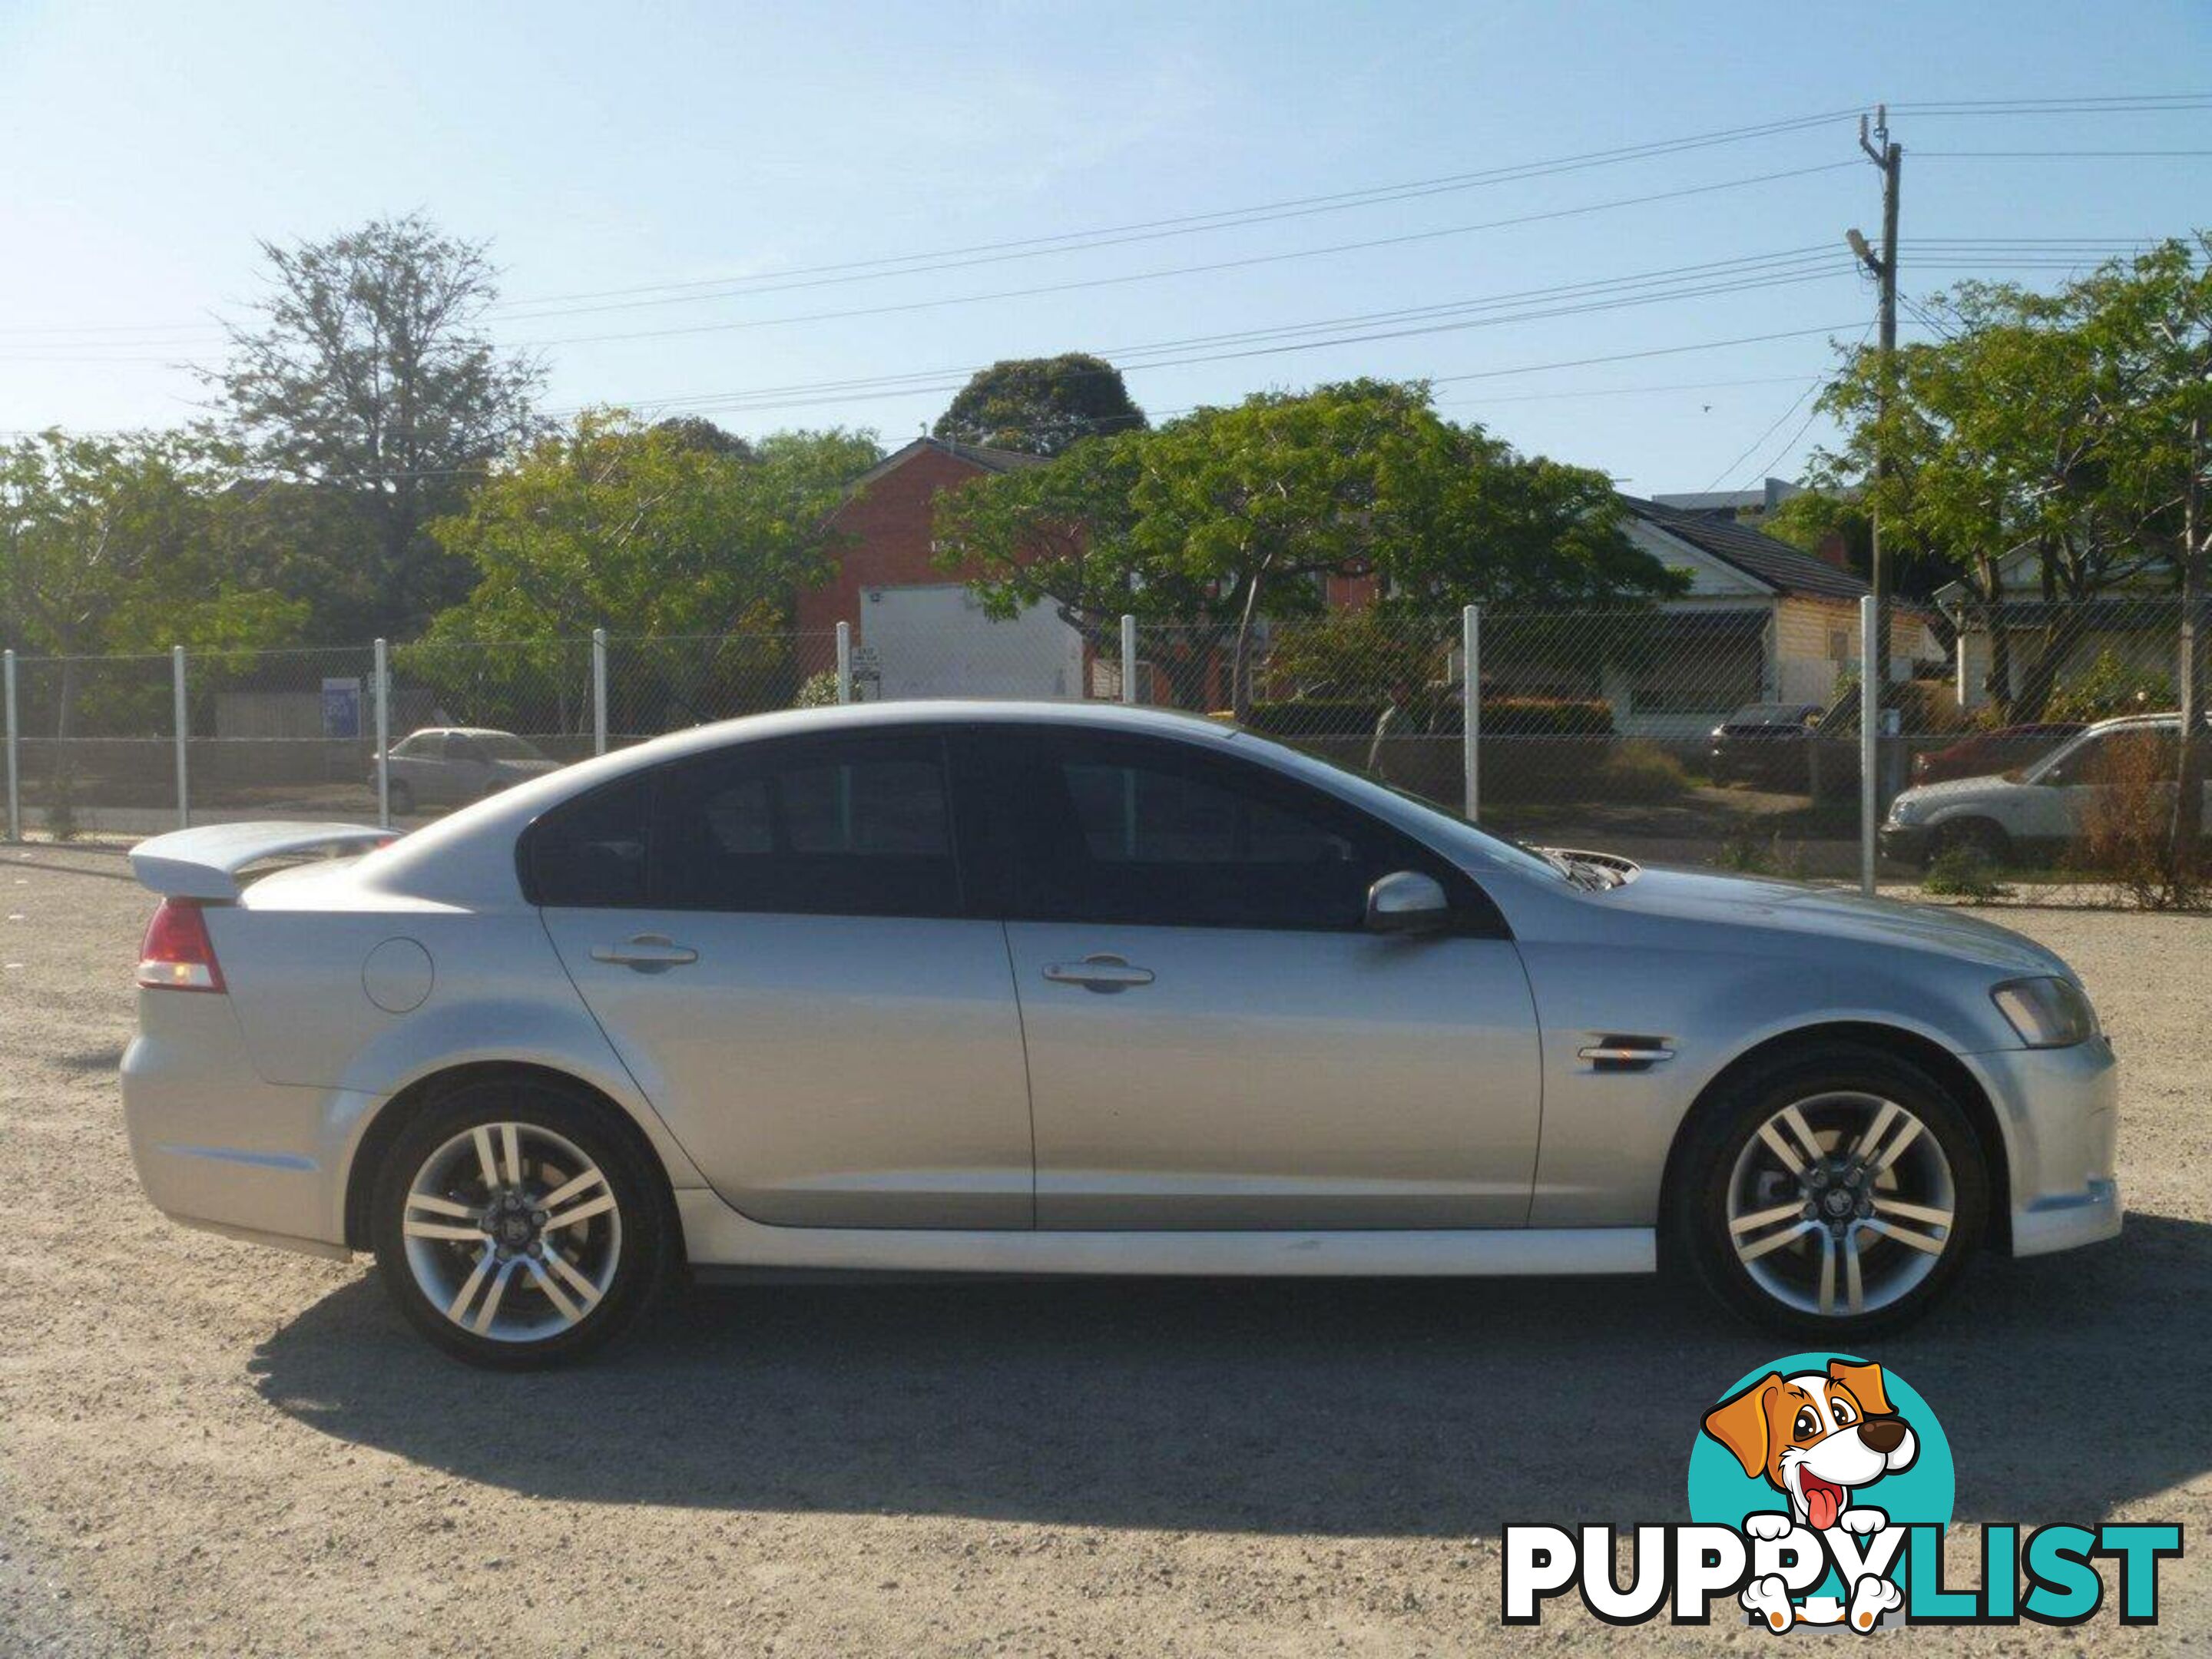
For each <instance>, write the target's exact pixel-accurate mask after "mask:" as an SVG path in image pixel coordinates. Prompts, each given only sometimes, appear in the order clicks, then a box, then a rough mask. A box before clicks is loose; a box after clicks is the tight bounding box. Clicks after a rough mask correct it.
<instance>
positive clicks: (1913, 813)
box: [1889, 794, 1920, 827]
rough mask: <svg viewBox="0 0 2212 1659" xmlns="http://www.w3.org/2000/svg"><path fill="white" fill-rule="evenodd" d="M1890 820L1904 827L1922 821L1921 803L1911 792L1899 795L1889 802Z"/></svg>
mask: <svg viewBox="0 0 2212 1659" xmlns="http://www.w3.org/2000/svg"><path fill="white" fill-rule="evenodd" d="M1889 821H1890V822H1891V823H1894V824H1897V825H1899V827H1902V826H1904V825H1906V824H1910V823H1918V822H1919V821H1920V803H1919V802H1918V801H1917V800H1915V799H1912V797H1911V795H1910V794H1903V795H1899V797H1898V798H1897V799H1895V800H1893V801H1892V802H1890V804H1889Z"/></svg>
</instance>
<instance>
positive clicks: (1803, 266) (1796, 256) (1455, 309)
mask: <svg viewBox="0 0 2212 1659" xmlns="http://www.w3.org/2000/svg"><path fill="white" fill-rule="evenodd" d="M1835 264H1838V256H1837V255H1836V254H1835V253H1834V252H1832V251H1831V250H1829V249H1827V248H1826V247H1825V246H1820V245H1814V246H1806V247H1798V248H1785V249H1781V250H1778V251H1777V252H1769V253H1755V254H1745V255H1741V256H1739V257H1737V258H1730V259H1717V260H1709V261H1705V262H1701V263H1699V264H1692V265H1675V266H1670V267H1668V268H1665V269H1662V270H1649V271H1638V272H1635V273H1632V274H1631V275H1626V276H1610V277H1596V278H1592V279H1590V280H1589V281H1587V282H1582V283H1552V284H1547V285H1545V286H1542V287H1539V288H1533V289H1517V290H1514V291H1511V292H1508V293H1504V294H1494V295H1484V296H1482V297H1480V298H1476V299H1468V300H1453V301H1443V302H1441V303H1438V304H1436V305H1430V306H1413V307H1402V308H1399V309H1395V310H1389V311H1377V312H1366V313H1354V314H1352V315H1340V316H1335V317H1328V318H1322V319H1315V320H1312V321H1309V322H1303V323H1287V324H1279V325H1272V326H1269V327H1265V328H1256V329H1243V330H1238V331H1233V332H1230V333H1221V334H1200V335H1189V336H1185V337H1180V338H1176V339H1170V340H1152V341H1146V342H1141V343H1122V344H1118V345H1102V346H1096V347H1091V348H1088V349H1090V350H1091V353H1092V354H1093V355H1095V356H1100V357H1104V358H1108V359H1110V360H1112V362H1115V363H1119V364H1121V365H1122V366H1123V367H1134V366H1135V360H1136V359H1138V358H1140V357H1143V356H1151V355H1155V354H1158V353H1159V352H1163V351H1180V350H1187V349H1191V348H1193V347H1196V346H1210V345H1225V344H1231V343H1249V342H1252V341H1256V340H1261V339H1267V338H1271V337H1285V336H1290V335H1294V334H1304V333H1317V332H1322V331H1327V330H1328V329H1333V328H1348V327H1358V326H1364V325H1374V324H1379V323H1389V322H1400V321H1411V320H1414V319H1427V318H1438V317H1443V316H1447V315H1450V314H1453V313H1466V312H1470V311H1480V310H1486V309H1493V308H1497V307H1504V306H1509V305H1513V304H1516V303H1523V302H1527V301H1546V300H1564V299H1568V298H1571V297H1585V298H1595V297H1598V296H1600V295H1606V294H1610V293H1620V292H1632V291H1634V290H1636V289H1643V288H1650V287H1653V286H1657V285H1663V284H1667V283H1681V282H1683V281H1685V280H1687V279H1705V278H1711V277H1715V276H1723V275H1726V276H1752V275H1768V276H1784V275H1797V274H1812V273H1815V272H1820V271H1825V270H1827V269H1828V268H1830V267H1832V266H1834V265H1835ZM1077 372H1078V373H1090V374H1102V375H1110V374H1113V373H1114V372H1115V370H1114V369H1113V368H1111V367H1109V368H1106V369H1103V370H1092V371H1077ZM974 373H975V366H974V365H945V366H941V367H939V368H927V369H917V370H914V371H912V372H910V373H907V374H870V375H859V376H854V377H851V378H848V379H844V380H807V381H799V382H796V383H787V384H783V385H778V386H759V387H755V388H752V390H751V392H750V393H732V392H713V393H704V394H695V397H710V398H723V397H735V396H744V395H753V394H756V393H757V394H763V395H764V394H769V393H777V392H834V391H842V390H849V389H852V388H855V387H868V386H889V385H893V384H896V383H899V382H902V381H916V380H941V379H943V378H945V376H947V375H967V374H974ZM625 401H629V402H630V403H631V404H632V406H633V407H637V406H647V407H650V406H653V405H655V404H659V403H661V402H681V401H686V400H685V399H684V398H670V399H659V398H647V399H635V400H625Z"/></svg>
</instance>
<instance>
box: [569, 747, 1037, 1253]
mask: <svg viewBox="0 0 2212 1659" xmlns="http://www.w3.org/2000/svg"><path fill="white" fill-rule="evenodd" d="M525 860H526V869H527V870H528V871H529V872H530V880H531V883H532V889H533V891H532V896H533V897H534V898H536V899H537V900H538V902H539V903H540V905H541V906H542V907H543V914H544V917H545V921H546V926H547V927H548V928H549V929H550V931H551V933H552V936H553V939H554V942H555V944H556V947H557V948H558V950H559V951H560V954H561V959H562V963H564V964H565V965H566V966H567V968H568V972H569V974H570V975H571V976H572V977H573V978H574V981H575V983H576V986H577V988H578V989H579V990H580V992H581V993H582V994H583V996H584V1000H586V1003H588V1004H589V1005H590V1006H591V1009H592V1013H593V1014H594V1015H596V1016H597V1017H598V1018H599V1023H600V1024H601V1026H602V1027H604V1029H605V1031H606V1033H607V1035H608V1036H609V1038H610V1039H611V1041H612V1042H613V1043H614V1046H615V1048H617V1051H618V1052H619V1053H620V1054H621V1055H622V1058H623V1063H624V1064H625V1065H626V1066H628V1067H629V1071H630V1073H631V1074H632V1075H633V1076H634V1077H635V1078H636V1079H637V1080H638V1083H639V1085H640V1086H641V1087H642V1088H643V1090H644V1091H645V1092H646V1094H647V1097H649V1098H651V1100H652V1101H653V1104H654V1106H655V1108H656V1109H658V1110H659V1112H660V1114H661V1115H662V1116H663V1117H664V1118H665V1120H666V1121H667V1123H668V1125H669V1127H670V1128H671V1130H672V1131H673V1132H674V1133H675V1135H676V1137H677V1139H678V1141H679V1142H681V1143H682V1145H683V1146H684V1149H685V1150H686V1151H687V1152H690V1155H691V1157H692V1158H693V1160H694V1161H695V1162H696V1163H697V1164H698V1165H699V1167H700V1169H701V1170H702V1173H703V1174H704V1175H705V1176H707V1178H708V1181H709V1182H712V1183H713V1185H714V1188H715V1189H716V1191H717V1192H719V1193H720V1194H721V1196H722V1197H723V1198H724V1199H725V1200H727V1201H728V1202H729V1203H730V1204H731V1205H732V1206H734V1207H735V1208H736V1209H738V1211H740V1212H743V1213H744V1214H745V1215H747V1216H750V1218H753V1219H754V1220H757V1221H762V1222H769V1223H774V1224H779V1225H790V1226H834V1227H946V1228H971V1227H980V1228H1005V1227H1028V1226H1030V1225H1032V1223H1033V1214H1034V1212H1033V1207H1032V1200H1033V1180H1034V1175H1033V1165H1032V1160H1031V1152H1030V1112H1029V1091H1028V1082H1027V1079H1026V1076H1025V1074H1024V1069H1023V1063H1022V1042H1021V1026H1020V1020H1019V1016H1018V1009H1017V1006H1016V1003H1015V1000H1014V992H1013V985H1012V979H1011V976H1010V973H1009V969H1008V967H1007V963H1006V940H1005V937H1004V933H1003V930H1002V929H1001V927H1000V923H999V921H997V920H996V919H995V918H994V917H990V916H983V915H975V914H974V913H973V908H972V907H971V906H970V905H969V903H968V902H967V901H966V897H965V896H964V894H963V884H962V872H961V865H960V860H958V858H957V856H956V849H955V835H954V824H953V813H952V809H951V793H950V788H949V785H948V781H947V774H946V764H945V741H944V739H943V738H940V737H939V736H938V735H937V734H935V733H934V732H930V731H927V730H923V729H920V728H915V729H912V730H908V731H904V732H892V733H889V734H882V735H877V734H865V735H839V736H835V737H821V738H799V739H793V740H790V741H786V742H754V743H748V744H734V745H732V746H731V747H730V748H728V749H726V750H720V751H718V752H715V753H713V754H710V755H708V756H705V757H699V758H696V759H690V760H685V761H681V762H676V763H671V764H669V765H667V766H665V767H663V768H660V769H658V770H657V771H655V772H653V773H651V774H647V775H645V776H643V777H641V778H639V779H636V780H634V781H626V782H623V783H618V784H617V785H615V786H613V787H611V788H609V789H607V790H604V791H602V792H600V793H599V794H597V795H592V796H586V797H583V798H581V799H580V800H578V801H576V802H573V803H571V804H569V805H568V806H567V807H565V808H563V809H562V811H561V812H560V813H558V814H556V815H553V816H551V817H549V818H548V819H547V820H546V821H544V823H541V824H539V825H538V826H537V827H536V828H534V829H532V832H531V834H530V836H529V838H528V840H527V841H526V847H525Z"/></svg>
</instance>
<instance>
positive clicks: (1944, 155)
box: [1912, 149, 2212, 161]
mask: <svg viewBox="0 0 2212 1659" xmlns="http://www.w3.org/2000/svg"><path fill="white" fill-rule="evenodd" d="M2173 155H2212V149H1916V150H1914V151H1913V152H1912V157H1913V160H1915V161H2029V160H2035V161H2105V160H2109V159H2112V158H2115V157H2119V156H2133V157H2139V158H2145V159H2148V158H2151V157H2157V156H2173Z"/></svg>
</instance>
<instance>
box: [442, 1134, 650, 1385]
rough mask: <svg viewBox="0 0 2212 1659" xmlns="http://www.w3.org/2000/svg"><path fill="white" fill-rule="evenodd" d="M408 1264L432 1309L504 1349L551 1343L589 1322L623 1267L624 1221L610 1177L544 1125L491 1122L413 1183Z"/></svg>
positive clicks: (457, 1142) (451, 1142)
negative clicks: (503, 1345) (502, 1344)
mask: <svg viewBox="0 0 2212 1659" xmlns="http://www.w3.org/2000/svg"><path fill="white" fill-rule="evenodd" d="M400 1231H401V1234H402V1236H403V1237H404V1243H405V1249H406V1258H407V1267H408V1270H409V1272H410V1273H411V1274H412V1275H413V1277H414V1280H415V1283H416V1286H417V1288H419V1289H420V1290H421V1291H422V1294H423V1296H424V1297H426V1298H427V1299H428V1301H429V1303H430V1304H431V1305H432V1306H434V1307H435V1308H438V1309H440V1310H442V1311H443V1312H444V1314H445V1316H446V1317H447V1319H448V1320H450V1321H452V1322H453V1324H455V1325H457V1326H459V1327H460V1328H462V1329H463V1330H465V1331H468V1332H471V1333H472V1334H475V1335H477V1336H479V1337H483V1338H488V1339H489V1340H492V1341H495V1342H517V1343H525V1342H539V1341H544V1340H546V1339H548V1338H550V1337H556V1336H558V1335H560V1334H562V1333H563V1332H566V1331H568V1330H570V1329H573V1328H574V1327H576V1326H577V1325H580V1324H581V1323H582V1322H584V1321H585V1320H586V1318H588V1317H589V1316H591V1314H592V1310H594V1309H595V1308H597V1307H598V1306H599V1302H600V1300H601V1298H603V1297H605V1295H606V1293H607V1291H608V1289H609V1287H610V1286H611V1285H612V1284H613V1283H614V1279H615V1274H616V1272H617V1269H618V1268H619V1267H620V1266H621V1262H622V1250H623V1225H622V1212H621V1207H620V1206H619V1205H618V1204H617V1201H616V1198H615V1189H614V1187H613V1185H612V1184H611V1182H609V1181H608V1179H607V1177H606V1175H605V1172H604V1171H603V1170H600V1168H599V1165H598V1164H594V1163H593V1162H592V1159H591V1158H588V1157H586V1155H585V1153H584V1152H582V1151H581V1149H580V1148H579V1147H578V1146H576V1145H575V1143H574V1142H573V1141H571V1140H569V1139H567V1138H566V1137H564V1136H562V1135H559V1134H556V1133H553V1132H552V1131H551V1130H550V1129H546V1128H544V1127H539V1126H538V1125H535V1124H530V1123H521V1122H493V1123H479V1124H476V1125H473V1126H472V1127H469V1128H466V1129H464V1130H462V1131H461V1132H460V1133H458V1134H456V1135H454V1136H453V1137H452V1138H451V1139H448V1140H447V1141H446V1142H445V1143H444V1144H443V1145H441V1146H439V1147H438V1148H437V1150H436V1151H435V1152H432V1153H431V1154H430V1156H429V1157H428V1158H426V1159H424V1160H423V1162H422V1165H421V1167H420V1168H419V1169H418V1170H416V1173H415V1177H414V1179H413V1180H412V1181H410V1182H409V1183H408V1191H407V1198H406V1214H405V1217H404V1219H403V1221H402V1223H401V1228H400Z"/></svg>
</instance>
